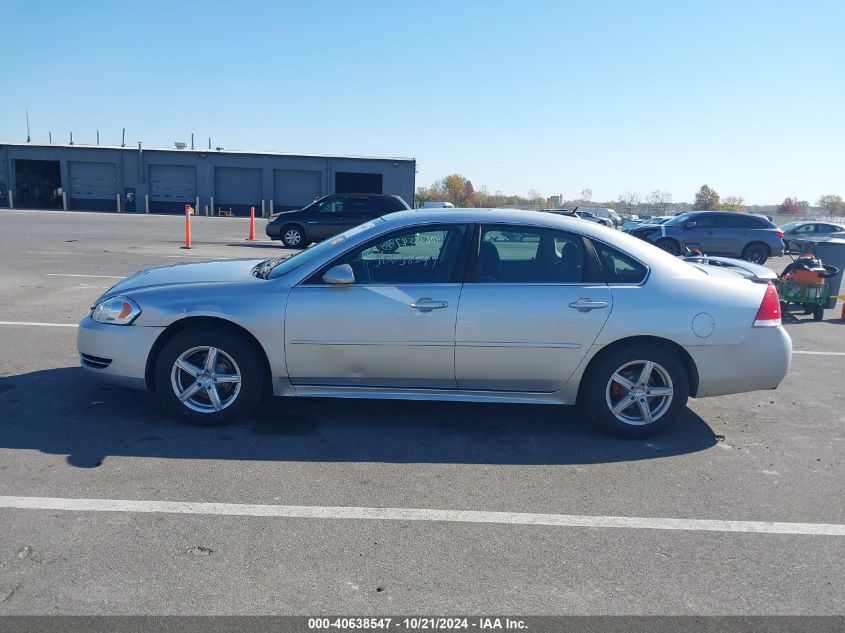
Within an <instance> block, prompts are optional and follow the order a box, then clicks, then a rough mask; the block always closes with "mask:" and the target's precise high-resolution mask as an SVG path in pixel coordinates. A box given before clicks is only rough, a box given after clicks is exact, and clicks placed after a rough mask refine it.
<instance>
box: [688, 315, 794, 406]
mask: <svg viewBox="0 0 845 633" xmlns="http://www.w3.org/2000/svg"><path fill="white" fill-rule="evenodd" d="M686 349H687V351H688V352H689V354H690V356H692V359H693V361H694V362H695V366H696V368H697V369H698V378H699V380H698V392H697V393H696V397H697V398H706V397H709V396H724V395H727V394H731V393H743V392H746V391H758V390H761V389H775V388H776V387H777V386H778V385H779V384H780V383H781V381H782V380H783V379H784V377H785V376H786V374H787V373H788V372H789V364H790V362H791V361H792V339H790V338H789V334H787V333H786V330H784V329H783V328H782V327H771V328H752V329H751V331H750V332H749V334H748V336H747V337H746V339H745V340H744V341H743V342H742V343H740V344H739V345H698V346H693V347H687V348H686Z"/></svg>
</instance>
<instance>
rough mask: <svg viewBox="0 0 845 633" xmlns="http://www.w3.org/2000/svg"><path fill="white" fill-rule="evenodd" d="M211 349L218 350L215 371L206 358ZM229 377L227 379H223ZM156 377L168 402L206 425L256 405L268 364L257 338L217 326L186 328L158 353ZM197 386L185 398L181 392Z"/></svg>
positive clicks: (169, 406) (184, 415) (190, 419)
mask: <svg viewBox="0 0 845 633" xmlns="http://www.w3.org/2000/svg"><path fill="white" fill-rule="evenodd" d="M211 349H215V350H217V351H216V353H215V358H216V361H215V363H214V369H213V372H212V375H211V376H209V375H208V373H207V371H206V368H205V363H206V362H207V361H208V355H209V353H210V350H211ZM177 361H179V362H180V363H181V364H180V365H177ZM188 368H191V369H188ZM213 376H216V377H217V379H215V378H213ZM224 377H225V378H226V380H222V378H224ZM154 378H155V387H156V393H157V394H158V397H159V399H160V400H161V403H162V405H164V408H165V409H167V410H168V411H170V412H171V413H174V414H176V415H178V416H181V417H182V418H184V419H186V420H187V421H188V422H190V423H192V424H196V425H200V426H217V425H220V424H225V423H226V422H228V421H230V420H234V419H235V418H238V417H240V416H243V415H246V414H247V413H249V412H250V411H252V409H253V408H255V405H256V404H257V403H258V400H259V399H260V398H261V395H262V393H263V391H264V382H265V375H264V365H263V363H262V361H261V357H260V356H259V353H258V351H257V350H256V349H255V347H254V345H253V344H252V342H251V341H249V340H248V339H247V338H246V337H244V336H243V335H241V334H237V333H235V332H230V331H227V330H225V329H223V328H215V327H199V328H197V329H196V330H185V331H182V332H179V333H178V334H176V335H175V336H174V337H173V338H171V339H170V340H169V341H167V343H165V344H164V347H163V348H162V349H161V352H160V353H159V355H158V358H157V359H156V364H155V376H154ZM235 378H237V380H235ZM201 381H202V384H201V385H200V386H199V387H197V388H196V389H194V387H195V385H197V384H198V383H200V382H201ZM191 389H194V391H193V392H192V393H193V394H194V395H191V396H188V397H187V398H183V399H184V402H183V401H182V400H180V398H179V396H178V395H177V392H179V393H182V394H184V393H186V392H187V391H189V390H191ZM212 390H213V391H214V393H215V394H216V395H217V404H215V403H214V399H213V395H212Z"/></svg>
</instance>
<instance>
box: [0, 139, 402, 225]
mask: <svg viewBox="0 0 845 633" xmlns="http://www.w3.org/2000/svg"><path fill="white" fill-rule="evenodd" d="M0 160H2V162H0V184H2V183H3V181H4V179H5V180H6V184H7V187H8V189H12V190H14V189H15V161H16V160H52V161H58V162H59V165H60V172H61V184H62V188H63V189H64V191H65V192H66V193H67V194H68V204H69V208H71V209H80V210H115V208H116V206H117V201H116V194H120V196H121V200H122V201H123V203H122V205H121V207H122V210H123V211H126V210H127V206H126V204H125V200H126V194H127V193H128V192H130V191H133V190H134V194H135V201H136V202H135V204H133V205H130V206H129V209H128V210H130V211H131V210H134V211H136V212H143V211H144V209H145V206H146V205H145V202H146V197H149V207H150V211H151V212H154V213H155V212H176V213H181V212H183V210H184V205H185V204H187V203H191V204H195V203H196V198H197V197H199V199H200V207H199V209H198V212H199V213H202V212H203V211H204V208H205V207H209V209H210V208H211V206H212V202H213V205H214V206H215V207H219V206H223V207H224V208H232V210H233V212H234V213H236V214H238V215H245V214H248V213H249V207H250V206H255V208H256V211H260V209H261V204H262V202H264V205H265V209H266V211H267V212H268V213H269V212H270V211H272V210H276V211H278V210H282V209H290V208H297V207H301V206H303V205H305V204H307V203H309V202H311V201H312V200H313V199H314V197H315V196H318V195H328V194H331V193H335V184H336V180H337V176H336V174H337V173H338V172H346V173H353V174H354V173H358V174H380V175H381V180H382V191H383V192H384V193H390V194H395V195H399V196H402V197H403V198H404V199H405V201H406V202H408V203H409V204H412V203H413V200H414V178H415V173H416V163H415V162H414V161H413V160H410V159H381V158H355V157H332V156H307V155H293V154H249V153H245V152H244V153H241V152H225V151H220V152H217V151H205V150H189V149H186V150H179V151H177V150H163V149H143V150H139V149H138V148H131V147H113V146H109V147H106V146H91V145H58V144H53V145H36V144H30V143H8V144H0ZM3 163H5V165H4V164H3ZM365 180H366V179H365ZM3 204H4V202H3V199H2V198H0V206H2V205H3ZM271 204H272V209H271Z"/></svg>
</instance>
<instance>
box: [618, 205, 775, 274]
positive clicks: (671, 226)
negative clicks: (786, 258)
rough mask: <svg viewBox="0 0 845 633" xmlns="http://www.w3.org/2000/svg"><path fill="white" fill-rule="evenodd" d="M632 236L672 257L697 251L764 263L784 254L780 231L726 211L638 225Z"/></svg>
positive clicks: (759, 219)
mask: <svg viewBox="0 0 845 633" xmlns="http://www.w3.org/2000/svg"><path fill="white" fill-rule="evenodd" d="M630 234H631V235H633V236H634V237H638V238H640V239H642V240H645V241H647V242H651V243H652V244H654V245H655V246H658V247H660V248H662V249H663V250H665V251H666V252H667V253H670V254H672V255H680V254H681V253H684V252H686V251H687V250H690V251H691V250H697V251H701V252H702V253H706V254H708V255H727V256H730V257H740V258H742V259H745V260H747V261H750V262H754V263H756V264H765V263H766V260H767V259H768V258H769V257H774V256H778V255H783V252H784V244H783V231H781V230H780V229H779V228H778V227H776V226H775V225H774V224H772V223H771V222H769V221H768V220H767V219H765V218H764V217H762V216H759V215H751V214H747V213H731V212H728V211H722V212H719V211H690V212H688V213H681V214H680V215H676V216H674V217H673V218H670V219H669V220H667V221H666V222H664V223H663V224H660V225H641V226H638V227H634V228H633V229H631V232H630Z"/></svg>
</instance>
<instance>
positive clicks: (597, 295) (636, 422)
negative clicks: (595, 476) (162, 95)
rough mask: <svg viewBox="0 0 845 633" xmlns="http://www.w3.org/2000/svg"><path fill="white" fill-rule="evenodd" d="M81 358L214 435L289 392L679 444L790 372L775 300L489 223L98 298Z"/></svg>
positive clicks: (347, 240)
mask: <svg viewBox="0 0 845 633" xmlns="http://www.w3.org/2000/svg"><path fill="white" fill-rule="evenodd" d="M514 232H515V233H520V234H521V235H522V240H521V241H510V240H508V239H506V238H503V235H504V234H505V233H514ZM388 242H392V243H393V244H395V245H396V246H397V248H395V249H394V248H392V247H391V248H387V249H385V248H382V245H384V244H385V243H388ZM77 346H78V349H79V353H80V358H81V364H82V366H83V367H84V368H85V369H87V370H89V371H90V372H92V373H93V374H96V375H98V376H100V377H102V378H104V379H108V380H111V381H113V382H117V383H119V384H122V385H126V386H129V387H135V388H139V389H148V390H150V391H154V392H156V394H157V395H158V398H159V399H160V401H161V402H162V404H163V405H164V407H165V408H166V409H167V410H169V411H171V412H173V413H175V414H179V415H182V416H184V417H185V418H187V419H188V420H190V421H192V422H195V423H199V424H218V423H223V422H225V421H227V420H230V419H233V418H237V417H238V416H242V415H244V414H246V413H248V412H249V411H250V410H251V409H252V408H253V407H254V406H255V404H256V403H257V402H258V400H259V398H260V397H261V395H262V394H263V393H265V391H272V393H274V394H275V395H277V396H301V397H311V396H319V397H350V398H358V397H367V398H407V399H413V400H453V401H478V402H494V403H496V402H498V403H505V402H521V403H534V404H568V405H571V404H575V403H578V402H580V403H583V405H584V407H585V408H586V410H587V411H588V413H589V414H590V415H591V416H592V417H593V418H594V419H595V420H597V421H598V422H599V423H600V424H601V425H602V426H603V427H604V428H605V429H607V430H609V431H612V432H614V433H617V434H620V435H623V436H627V437H645V436H648V435H651V434H653V433H655V432H657V431H660V430H661V429H663V428H665V427H666V426H667V425H669V424H670V423H671V422H673V421H674V420H675V419H676V418H678V416H679V415H680V414H681V413H682V411H683V410H684V407H685V405H686V402H687V398H688V397H689V396H693V397H699V398H701V397H707V396H716V395H721V394H729V393H739V392H744V391H752V390H757V389H774V388H775V387H777V386H778V384H779V383H780V382H781V380H782V379H783V377H784V376H785V375H786V373H787V370H788V368H789V363H790V358H791V341H790V339H789V336H788V335H787V333H786V332H785V330H784V329H783V328H782V327H781V321H780V305H779V302H778V296H777V292H776V291H775V290H774V287H773V286H771V285H768V284H765V285H764V284H759V283H752V282H751V281H748V280H747V279H744V278H743V277H741V276H739V275H736V274H733V273H731V272H730V271H729V270H728V269H723V268H717V267H711V269H710V270H709V272H708V269H707V267H706V266H703V265H697V266H692V265H690V264H687V263H685V262H684V261H682V260H681V259H679V258H677V257H672V256H670V255H668V254H667V253H665V252H663V251H661V250H660V249H656V248H653V247H652V246H650V245H648V244H645V243H644V242H642V241H641V240H637V239H634V238H632V237H630V236H628V235H625V234H624V233H621V232H618V231H608V230H606V229H605V228H603V227H597V226H595V225H593V224H591V223H588V222H583V221H580V220H576V219H573V218H567V217H563V216H560V215H557V214H553V213H540V212H534V211H514V210H490V209H449V210H439V211H434V210H433V211H421V210H418V211H405V212H399V213H394V214H390V215H387V216H384V217H381V218H376V219H374V220H372V221H369V222H366V223H365V224H363V225H361V226H358V227H355V228H352V229H350V230H347V231H345V232H344V233H342V234H340V235H338V236H337V237H335V238H333V239H330V240H326V241H324V242H321V243H320V244H318V245H317V246H314V247H312V248H309V249H307V250H304V251H301V252H300V253H297V254H295V255H293V256H292V257H291V256H289V257H278V258H273V259H268V260H264V261H260V260H251V261H250V260H240V261H237V260H231V261H216V262H205V263H191V264H179V265H174V266H169V267H164V268H155V269H151V270H146V271H143V272H140V273H137V274H135V275H133V276H132V277H129V278H128V279H125V280H123V281H121V282H120V283H118V284H117V285H116V286H114V287H112V288H111V289H109V290H108V291H106V292H105V293H104V294H103V295H102V296H101V297H100V298H99V299H97V301H96V302H95V303H94V306H93V308H92V310H91V312H90V313H89V314H88V315H87V316H86V317H85V318H84V319H83V320H82V322H81V323H80V326H79V331H78V342H77Z"/></svg>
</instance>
